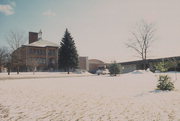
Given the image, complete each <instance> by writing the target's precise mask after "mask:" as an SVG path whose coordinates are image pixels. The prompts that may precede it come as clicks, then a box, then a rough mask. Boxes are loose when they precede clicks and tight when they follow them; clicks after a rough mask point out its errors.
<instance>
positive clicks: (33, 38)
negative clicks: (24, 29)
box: [29, 32, 38, 44]
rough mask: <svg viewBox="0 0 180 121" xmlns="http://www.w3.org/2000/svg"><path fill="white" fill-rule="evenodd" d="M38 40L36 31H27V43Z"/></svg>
mask: <svg viewBox="0 0 180 121" xmlns="http://www.w3.org/2000/svg"><path fill="white" fill-rule="evenodd" d="M36 41H38V33H36V32H29V44H31V43H33V42H36Z"/></svg>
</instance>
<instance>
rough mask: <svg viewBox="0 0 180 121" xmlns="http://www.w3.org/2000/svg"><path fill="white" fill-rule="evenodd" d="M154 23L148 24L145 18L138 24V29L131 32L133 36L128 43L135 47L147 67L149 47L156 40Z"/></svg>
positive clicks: (129, 45)
mask: <svg viewBox="0 0 180 121" xmlns="http://www.w3.org/2000/svg"><path fill="white" fill-rule="evenodd" d="M154 33H155V28H154V24H152V23H150V24H148V23H147V22H145V21H144V20H143V21H141V22H140V23H139V24H137V26H136V29H135V30H134V31H132V32H131V35H132V38H131V39H130V40H129V42H128V43H127V44H126V45H127V47H129V48H131V49H133V50H134V51H135V52H136V53H137V54H138V56H139V57H140V58H141V59H142V61H143V68H144V69H147V67H146V64H147V62H146V59H147V57H148V52H149V48H150V46H151V44H152V42H153V40H154Z"/></svg>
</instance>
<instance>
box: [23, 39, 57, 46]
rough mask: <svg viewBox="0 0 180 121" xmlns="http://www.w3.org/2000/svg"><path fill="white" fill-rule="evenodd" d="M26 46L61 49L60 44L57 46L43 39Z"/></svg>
mask: <svg viewBox="0 0 180 121" xmlns="http://www.w3.org/2000/svg"><path fill="white" fill-rule="evenodd" d="M24 46H33V47H48V46H50V47H59V45H58V44H55V43H52V42H49V41H46V40H43V39H40V40H38V41H36V42H33V43H31V44H27V45H24Z"/></svg>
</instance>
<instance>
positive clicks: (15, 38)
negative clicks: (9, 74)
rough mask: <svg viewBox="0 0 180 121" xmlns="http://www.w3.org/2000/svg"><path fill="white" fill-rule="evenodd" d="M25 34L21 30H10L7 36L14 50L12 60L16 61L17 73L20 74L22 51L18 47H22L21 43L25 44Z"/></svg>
mask: <svg viewBox="0 0 180 121" xmlns="http://www.w3.org/2000/svg"><path fill="white" fill-rule="evenodd" d="M25 39H26V38H25V36H24V33H23V32H20V31H10V32H9V33H8V35H7V36H6V40H7V43H8V45H9V47H10V49H11V52H12V61H14V62H12V63H13V64H14V63H15V65H13V66H15V67H16V70H17V74H19V68H20V64H21V58H20V57H21V55H20V54H21V52H20V51H19V50H18V48H20V47H21V45H23V44H25V42H26V41H25Z"/></svg>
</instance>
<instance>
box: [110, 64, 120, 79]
mask: <svg viewBox="0 0 180 121" xmlns="http://www.w3.org/2000/svg"><path fill="white" fill-rule="evenodd" d="M120 71H121V66H120V65H119V64H117V63H116V62H114V63H113V64H111V65H110V66H109V72H110V74H111V75H114V76H116V75H117V74H119V73H120Z"/></svg>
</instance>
